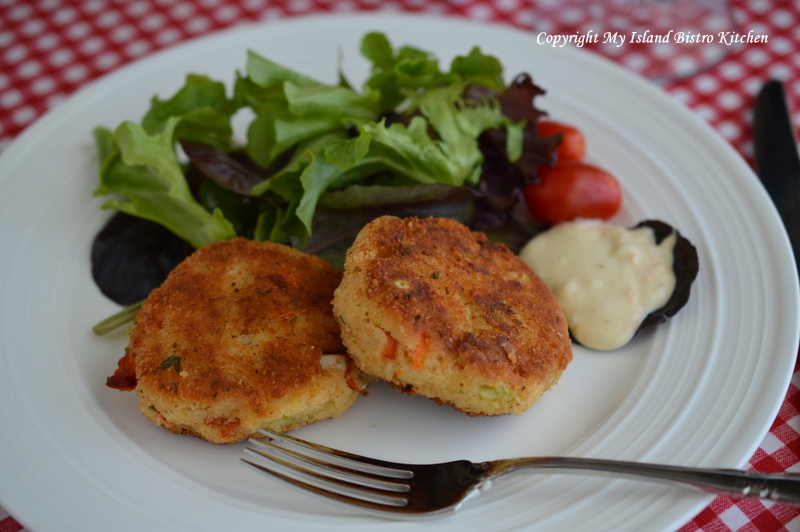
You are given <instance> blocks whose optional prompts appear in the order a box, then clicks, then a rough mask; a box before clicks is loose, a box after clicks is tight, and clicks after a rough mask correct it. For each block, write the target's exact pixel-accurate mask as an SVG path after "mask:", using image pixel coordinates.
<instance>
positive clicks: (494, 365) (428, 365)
mask: <svg viewBox="0 0 800 532" xmlns="http://www.w3.org/2000/svg"><path fill="white" fill-rule="evenodd" d="M333 306H334V313H335V315H336V319H337V320H338V321H339V325H340V327H341V329H342V339H343V341H344V344H345V346H346V347H347V349H348V351H349V352H350V355H351V356H352V357H353V360H355V362H356V363H357V364H358V365H359V366H360V367H361V369H362V370H363V371H364V372H365V373H368V374H370V375H373V376H375V377H379V378H381V379H384V380H386V381H388V382H389V383H391V384H392V385H393V386H394V387H395V388H398V389H400V390H402V391H405V392H407V393H410V394H421V395H425V396H427V397H430V398H432V399H434V400H435V401H436V402H438V403H440V404H448V405H451V406H453V407H454V408H456V409H458V410H460V411H462V412H464V413H466V414H468V415H471V416H495V415H502V414H512V413H513V414H520V413H522V412H523V411H525V410H526V409H527V408H529V407H530V406H531V405H532V404H533V403H534V402H535V401H536V400H537V399H539V397H540V396H541V395H542V393H543V392H544V391H545V390H547V389H548V388H550V387H551V386H553V385H554V384H555V383H556V382H557V381H558V379H559V377H560V376H561V373H562V372H563V371H564V369H565V368H566V367H567V364H568V363H569V362H570V361H571V360H572V345H571V342H570V339H569V334H568V332H567V321H566V319H565V318H564V315H563V313H562V312H561V309H560V308H559V306H558V303H557V302H556V300H555V297H554V296H553V294H552V293H551V292H550V290H549V289H548V288H547V286H546V285H545V284H544V283H543V282H542V281H541V280H540V279H539V278H538V277H537V276H536V274H534V273H533V271H532V270H531V269H530V268H529V267H528V266H527V265H526V264H525V263H523V262H522V261H521V260H520V259H519V258H518V257H517V256H516V255H514V254H513V253H512V252H511V251H509V250H508V249H507V248H506V247H505V246H502V245H499V244H495V243H492V242H490V241H488V240H487V239H486V237H485V236H484V235H483V234H482V233H476V232H471V231H470V230H469V229H468V228H467V227H465V226H464V225H462V224H460V223H459V222H456V221H454V220H451V219H447V218H426V219H419V218H407V219H405V220H401V219H400V218H396V217H391V216H384V217H381V218H378V219H376V220H374V221H373V222H371V223H370V224H368V225H367V226H366V227H364V229H363V230H362V231H361V232H360V233H359V234H358V236H357V238H356V240H355V242H354V244H353V246H352V247H351V248H350V250H349V251H348V253H347V257H346V259H345V273H344V277H343V279H342V283H341V284H340V285H339V288H337V290H336V293H335V295H334V299H333Z"/></svg>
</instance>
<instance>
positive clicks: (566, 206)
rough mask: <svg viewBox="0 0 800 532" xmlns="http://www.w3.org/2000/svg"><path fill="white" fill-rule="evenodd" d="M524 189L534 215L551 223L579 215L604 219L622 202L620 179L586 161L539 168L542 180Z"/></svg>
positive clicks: (610, 215)
mask: <svg viewBox="0 0 800 532" xmlns="http://www.w3.org/2000/svg"><path fill="white" fill-rule="evenodd" d="M523 192H524V195H525V202H526V203H527V204H528V209H529V210H530V212H531V214H532V215H533V216H534V218H536V219H537V220H539V221H541V222H543V223H546V224H548V225H552V224H556V223H559V222H568V221H571V220H575V219H577V218H600V219H603V220H604V219H607V218H610V217H612V216H613V215H614V214H616V213H617V211H618V210H619V207H620V203H621V202H622V193H621V192H620V188H619V182H618V181H617V180H616V178H615V177H614V176H612V175H611V174H609V173H608V172H606V171H605V170H602V169H600V168H597V167H596V166H592V165H590V164H586V163H582V162H566V163H560V164H556V165H555V166H541V167H539V181H538V182H537V183H528V184H527V185H525V188H524V191H523Z"/></svg>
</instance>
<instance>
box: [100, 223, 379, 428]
mask: <svg viewBox="0 0 800 532" xmlns="http://www.w3.org/2000/svg"><path fill="white" fill-rule="evenodd" d="M340 279H341V273H340V272H338V271H336V270H335V269H333V267H332V266H330V264H328V263H327V262H325V261H323V260H322V259H319V258H317V257H314V256H311V255H307V254H304V253H301V252H300V251H297V250H295V249H293V248H290V247H287V246H283V245H279V244H273V243H268V242H264V243H259V242H255V241H250V240H245V239H243V238H237V239H234V240H229V241H225V242H217V243H214V244H210V245H208V246H206V247H204V248H202V249H200V250H198V251H196V252H195V253H194V254H192V255H191V256H190V257H188V258H187V259H186V260H185V261H184V262H182V263H181V264H179V265H178V266H177V267H176V268H175V269H174V270H173V271H172V273H171V274H170V275H169V277H168V278H167V279H166V281H165V282H164V283H163V285H162V286H160V287H159V288H157V289H155V290H153V291H152V292H151V294H150V295H149V296H148V298H147V299H146V301H145V302H144V305H143V306H142V308H141V310H140V311H139V313H138V315H137V316H136V320H135V323H134V326H133V329H132V331H131V334H130V343H129V348H128V353H129V354H128V355H127V358H128V361H127V363H126V362H124V360H125V358H126V357H123V360H122V361H120V371H122V370H123V367H124V366H125V365H126V364H127V365H128V366H130V365H131V363H132V362H133V364H135V369H136V379H135V380H136V383H135V387H136V388H135V389H136V393H137V394H138V396H139V408H140V409H141V411H142V412H143V413H144V415H145V416H147V417H148V418H149V419H150V420H152V421H153V422H154V423H156V424H158V425H161V426H163V427H165V428H166V429H168V430H170V431H172V432H175V433H186V434H192V435H194V436H198V437H200V438H202V439H205V440H208V441H210V442H212V443H232V442H236V441H239V440H243V439H245V438H248V437H250V436H252V435H254V434H255V433H256V432H257V431H258V430H259V429H262V428H267V429H271V430H277V431H289V430H293V429H295V428H298V427H301V426H303V425H307V424H309V423H313V422H315V421H320V420H323V419H328V418H332V417H336V416H338V415H340V414H342V413H343V412H344V411H345V410H347V409H348V408H349V407H350V406H351V405H352V404H353V402H354V401H355V400H356V398H357V397H358V395H359V392H361V391H362V390H363V388H364V387H365V386H366V384H367V379H366V377H365V376H364V375H363V374H362V373H361V372H360V371H359V370H358V368H357V366H355V365H354V364H353V363H352V361H351V360H350V358H349V357H347V356H346V354H345V353H346V351H345V349H344V347H343V345H342V342H341V339H340V334H339V328H338V326H337V324H336V321H335V320H334V317H333V312H332V309H331V300H332V298H333V291H334V289H335V288H336V286H337V285H338V284H339V280H340ZM130 358H133V361H131V360H130ZM112 380H113V378H112V379H109V381H112ZM123 380H124V379H123ZM109 384H110V385H111V384H113V383H112V382H110V383H109Z"/></svg>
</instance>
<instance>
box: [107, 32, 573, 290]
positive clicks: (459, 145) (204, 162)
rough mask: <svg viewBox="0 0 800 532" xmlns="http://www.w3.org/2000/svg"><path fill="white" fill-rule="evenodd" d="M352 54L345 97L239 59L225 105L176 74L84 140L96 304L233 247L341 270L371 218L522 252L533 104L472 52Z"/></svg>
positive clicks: (296, 75)
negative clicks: (241, 132) (92, 164)
mask: <svg viewBox="0 0 800 532" xmlns="http://www.w3.org/2000/svg"><path fill="white" fill-rule="evenodd" d="M361 53H362V54H363V56H364V57H365V58H366V59H367V60H368V61H369V62H370V64H371V72H370V75H369V77H368V79H367V80H366V81H365V82H364V83H363V85H362V86H361V87H360V89H357V88H355V87H354V86H353V84H352V83H350V81H348V80H347V79H346V77H345V76H344V74H342V73H340V74H339V79H338V80H337V82H336V83H335V84H328V83H323V82H321V81H318V80H315V79H312V78H310V77H308V76H306V75H304V74H302V73H300V72H297V71H295V70H292V69H290V68H287V67H285V66H282V65H279V64H277V63H275V62H272V61H270V60H269V59H266V58H264V57H262V56H260V55H258V54H256V53H255V52H252V51H250V52H248V54H247V57H246V63H245V66H244V70H243V71H242V72H236V74H235V79H234V82H233V85H232V91H231V93H230V94H229V92H228V89H227V88H226V85H225V83H223V82H222V81H218V80H213V79H211V78H209V77H208V76H205V75H201V74H189V75H188V76H187V77H186V82H185V84H184V86H183V87H181V88H180V90H178V91H177V92H176V93H175V94H174V95H173V96H172V97H170V98H168V99H160V98H158V97H154V98H153V99H152V102H151V106H150V109H149V111H148V112H147V113H146V115H145V116H144V118H143V119H142V120H141V123H134V122H131V121H126V122H123V123H122V124H119V125H118V126H117V127H116V128H115V129H114V130H111V129H107V128H104V127H99V128H97V129H96V131H95V140H96V144H97V149H98V154H99V158H100V184H99V186H98V187H97V189H96V192H95V194H96V195H98V196H104V197H107V199H106V201H105V203H104V205H103V207H104V208H107V209H116V210H117V211H119V214H118V215H116V216H115V217H113V218H112V220H111V221H110V222H109V224H108V226H106V227H105V228H104V229H103V230H102V231H101V232H100V234H99V235H98V236H97V239H96V240H95V244H94V248H93V252H92V254H93V257H92V260H93V273H94V277H95V280H96V281H97V283H98V285H99V286H100V288H101V291H103V292H104V293H105V294H106V295H108V296H109V297H111V298H112V299H113V300H115V301H117V302H118V303H121V304H124V305H128V304H131V303H134V302H136V301H139V300H141V299H144V297H145V296H146V295H147V293H149V291H150V289H152V288H154V287H155V286H157V285H158V284H160V282H161V281H162V280H163V277H165V276H166V273H168V271H169V270H170V269H171V268H172V267H173V266H174V265H175V264H176V263H177V262H178V261H180V260H182V258H184V257H185V256H186V255H187V254H188V253H190V252H191V251H192V250H193V249H196V248H199V247H202V246H204V245H206V244H209V243H211V242H214V241H217V240H224V239H229V238H232V237H234V236H239V235H241V236H246V237H248V238H253V239H256V240H262V241H263V240H269V241H273V242H281V243H286V244H289V245H292V246H294V247H297V248H299V249H301V250H304V251H306V252H309V253H313V254H317V255H320V256H322V257H323V258H326V259H327V260H329V261H330V262H331V263H333V264H334V265H335V266H338V267H341V264H342V259H343V256H344V251H345V250H346V249H347V247H348V246H349V244H350V243H351V242H352V239H353V238H354V237H355V235H356V233H357V232H358V230H359V229H360V228H361V227H362V226H363V225H364V224H366V223H367V222H369V221H370V220H371V219H373V218H375V217H376V216H379V215H384V214H395V215H398V216H407V215H418V216H425V215H437V216H448V217H451V218H455V219H458V220H459V221H461V222H462V223H465V224H467V225H468V226H469V227H471V228H472V229H474V230H480V231H484V232H486V233H487V235H489V237H490V238H493V239H496V240H499V241H502V242H504V243H505V244H506V245H508V246H509V247H510V248H512V249H519V247H521V246H522V245H523V244H524V243H525V242H527V240H528V239H529V238H530V237H531V236H532V235H533V234H535V232H536V231H537V230H538V227H537V225H536V224H534V223H532V222H531V219H530V217H529V216H528V213H527V211H526V209H524V205H523V204H524V200H523V198H522V193H521V190H522V189H523V188H524V186H525V184H526V183H529V182H531V181H534V180H536V176H537V169H538V167H539V165H540V164H552V163H553V162H554V160H555V157H556V149H557V148H558V145H559V143H560V141H561V135H560V134H554V135H547V136H541V135H540V134H539V130H538V127H537V121H538V119H539V118H540V117H541V116H542V115H543V114H544V113H543V112H542V111H541V110H539V109H537V107H536V106H535V101H534V100H535V98H536V97H537V96H540V95H541V94H543V93H544V91H543V90H542V89H541V88H539V87H538V86H536V85H535V84H534V83H533V81H532V79H531V77H530V76H529V75H528V74H524V73H523V74H520V75H518V76H517V77H516V78H514V79H513V80H512V81H511V82H509V83H506V82H505V81H504V77H503V74H504V73H503V67H502V65H501V63H500V61H499V60H498V59H497V58H495V57H492V56H490V55H486V54H484V53H482V52H481V50H480V48H478V47H475V48H473V49H472V50H470V51H469V53H467V54H466V55H463V56H458V57H455V58H454V59H453V60H452V62H451V63H450V65H449V69H442V68H441V67H440V65H439V61H438V59H437V58H436V57H435V56H434V55H432V54H431V53H429V52H426V51H424V50H420V49H418V48H414V47H411V46H402V47H399V48H395V47H393V46H392V44H391V43H390V42H389V40H388V39H387V37H386V36H385V35H384V34H382V33H370V34H367V35H365V36H364V37H363V39H362V41H361ZM240 112H245V113H249V115H250V116H252V119H251V121H250V122H249V125H248V128H247V132H246V138H245V139H237V138H235V136H234V131H233V127H232V118H233V117H234V115H236V114H237V113H240ZM521 205H522V207H523V208H520V206H521ZM143 271H146V272H147V273H141V272H143ZM140 277H141V279H140Z"/></svg>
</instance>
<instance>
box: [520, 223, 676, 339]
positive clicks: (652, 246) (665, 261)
mask: <svg viewBox="0 0 800 532" xmlns="http://www.w3.org/2000/svg"><path fill="white" fill-rule="evenodd" d="M676 240H677V236H676V235H675V234H674V233H673V234H672V235H670V236H669V237H667V238H665V239H664V240H662V241H661V243H660V244H656V240H655V236H654V234H653V231H652V229H650V228H649V227H640V228H638V229H627V228H624V227H618V226H615V225H612V224H609V223H605V222H601V221H598V220H579V221H575V222H568V223H562V224H559V225H556V226H554V227H552V228H551V229H549V230H547V231H546V232H544V233H541V234H539V235H537V236H536V237H534V238H533V239H532V240H531V241H530V242H528V244H526V245H525V247H524V248H523V249H522V251H521V252H520V258H522V260H524V261H525V262H526V263H527V264H528V265H529V266H530V267H531V268H532V269H533V271H535V272H536V274H537V275H538V276H539V277H541V278H542V280H543V281H544V282H545V283H546V284H547V286H549V287H550V290H552V291H553V293H554V294H555V296H556V299H558V302H559V304H560V305H561V309H562V310H563V311H564V314H565V316H566V318H567V322H568V323H569V328H570V331H571V332H572V336H573V337H574V338H575V339H576V340H577V341H578V342H580V343H581V344H583V345H584V346H586V347H589V348H592V349H598V350H602V351H607V350H611V349H616V348H618V347H621V346H623V345H625V344H627V343H628V342H629V341H630V340H631V338H633V336H634V334H636V330H637V329H638V328H639V325H641V323H642V321H643V320H644V318H645V317H647V315H648V314H650V313H651V312H652V311H654V310H657V309H659V308H661V307H663V306H664V305H665V304H666V303H667V301H669V298H670V297H671V296H672V292H673V291H674V289H675V273H674V271H673V269H672V260H673V255H672V253H673V248H674V247H675V242H676Z"/></svg>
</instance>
